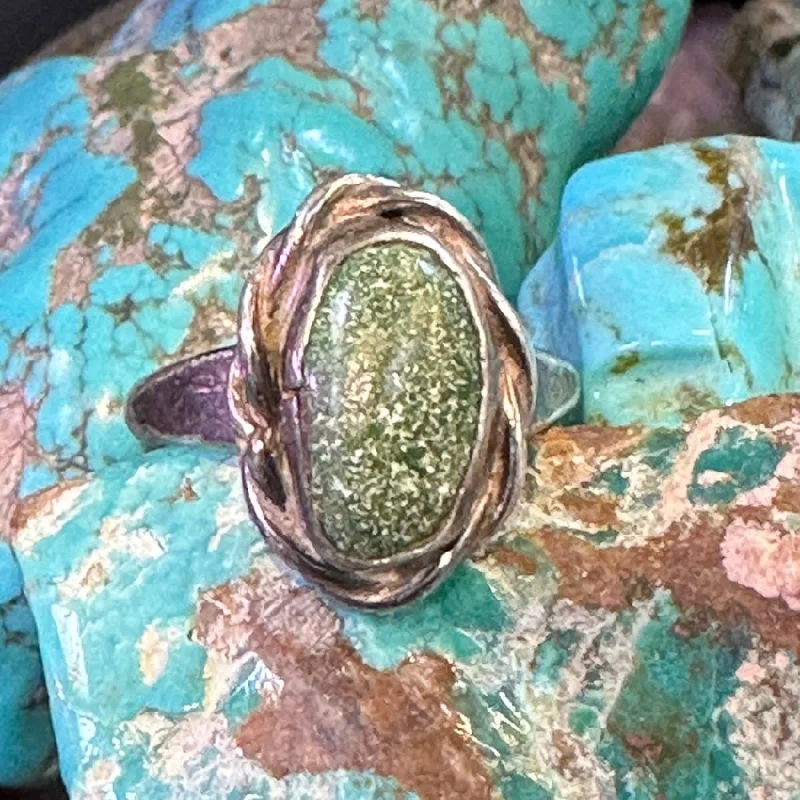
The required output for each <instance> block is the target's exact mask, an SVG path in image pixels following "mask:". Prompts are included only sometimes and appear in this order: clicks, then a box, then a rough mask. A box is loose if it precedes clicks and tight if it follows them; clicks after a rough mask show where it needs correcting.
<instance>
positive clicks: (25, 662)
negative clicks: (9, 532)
mask: <svg viewBox="0 0 800 800" xmlns="http://www.w3.org/2000/svg"><path fill="white" fill-rule="evenodd" d="M0 753H1V754H2V757H0V786H5V787H8V786H24V785H26V784H31V783H37V782H39V781H42V780H44V779H46V778H47V777H48V773H49V774H50V775H51V776H52V774H53V772H54V770H55V767H56V764H55V742H54V739H53V732H52V728H51V726H50V714H49V710H48V707H47V695H46V693H45V688H44V679H43V675H42V666H41V661H40V658H39V648H38V642H37V637H36V628H35V625H34V621H33V616H32V615H31V613H30V609H29V607H28V603H27V601H26V599H25V597H24V595H23V592H22V572H21V571H20V568H19V565H18V564H17V561H16V559H15V558H14V555H13V554H12V552H11V548H10V547H9V546H8V545H7V544H5V543H4V542H0Z"/></svg>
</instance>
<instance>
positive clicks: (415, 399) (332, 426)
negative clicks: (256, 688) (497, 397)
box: [304, 243, 483, 559]
mask: <svg viewBox="0 0 800 800" xmlns="http://www.w3.org/2000/svg"><path fill="white" fill-rule="evenodd" d="M304 366H305V374H306V379H307V385H308V391H309V392H310V400H311V410H312V413H311V416H310V420H309V449H310V459H311V500H312V503H313V506H314V511H315V513H316V515H317V518H318V519H319V520H320V521H321V523H322V525H323V527H324V531H325V535H326V537H327V539H328V540H329V541H330V542H331V544H332V545H333V546H334V547H335V548H336V549H337V550H339V551H340V552H341V553H343V554H347V555H349V556H355V557H359V558H364V559H377V558H385V557H388V556H392V555H395V554H397V553H402V552H404V551H407V550H409V549H410V548H413V547H415V546H418V545H420V544H421V543H422V542H424V541H426V540H427V539H429V538H430V537H431V536H433V535H434V534H435V533H436V532H437V531H438V530H439V527H440V524H441V522H442V521H443V519H444V518H445V517H446V516H447V514H448V513H449V512H450V511H451V510H452V508H453V504H454V502H455V496H456V492H457V491H458V488H459V486H460V485H461V482H462V480H463V478H464V475H465V473H466V470H467V468H468V466H469V462H470V459H471V456H472V450H473V447H474V444H475V439H476V435H477V429H478V423H479V420H480V413H481V393H482V387H483V375H482V370H481V351H480V337H479V334H478V331H477V329H476V327H475V322H474V319H473V315H472V311H471V309H470V307H469V305H468V303H467V300H466V297H465V296H464V293H463V291H462V289H461V287H460V285H459V283H458V281H457V279H456V278H455V276H454V275H453V273H452V272H451V271H450V270H449V269H448V268H447V267H446V266H445V265H444V264H443V263H442V261H441V260H440V259H439V257H438V256H436V255H435V254H434V253H432V252H431V251H429V250H427V249H425V248H422V247H418V246H414V245H409V244H400V243H391V244H381V245H372V246H369V247H365V248H363V249H361V250H358V251H356V252H354V253H352V254H351V255H350V256H348V257H347V258H346V259H344V260H343V261H342V263H341V264H340V265H339V266H338V267H337V268H336V270H335V272H334V274H333V276H332V277H331V279H330V281H329V283H328V285H327V287H326V289H325V292H324V294H323V296H322V298H321V302H320V306H319V308H318V310H317V313H316V316H315V318H314V321H313V323H312V326H311V334H310V337H309V342H308V346H307V348H306V351H305V357H304Z"/></svg>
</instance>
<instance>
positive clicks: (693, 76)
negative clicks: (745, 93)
mask: <svg viewBox="0 0 800 800" xmlns="http://www.w3.org/2000/svg"><path fill="white" fill-rule="evenodd" d="M734 16H735V11H734V10H733V7H732V6H731V5H729V4H727V3H724V2H715V3H710V4H706V5H697V4H696V5H695V8H693V10H692V13H691V15H690V17H689V21H688V22H687V24H686V30H685V31H684V35H683V39H682V41H681V46H680V48H679V50H678V52H677V53H676V54H675V56H673V58H672V60H671V61H670V63H669V66H668V67H667V71H666V73H665V75H664V77H663V78H662V80H661V83H660V84H659V86H658V88H657V89H656V91H655V92H654V93H653V96H652V97H651V98H650V100H649V101H648V102H647V106H646V107H645V110H644V111H643V112H642V113H641V114H640V115H639V116H638V117H637V118H636V120H635V121H634V122H633V124H632V125H631V127H630V128H629V129H628V131H627V133H626V134H625V136H623V137H622V139H621V140H620V142H619V143H618V144H617V146H616V147H615V148H614V150H615V152H618V153H624V152H630V151H631V150H644V149H647V148H649V147H658V146H660V145H662V144H667V143H670V142H686V141H691V140H692V139H701V138H704V137H708V136H720V135H727V134H736V133H738V134H748V135H757V134H760V133H763V129H762V128H761V126H759V125H758V124H757V123H755V122H754V121H753V120H752V119H751V118H750V117H748V115H747V114H746V113H745V110H744V102H743V99H742V97H741V91H740V89H739V86H738V85H737V84H736V82H735V81H734V79H733V78H732V77H731V76H730V75H729V74H728V73H727V71H726V63H727V62H726V50H727V47H728V46H729V45H728V36H729V30H730V26H731V20H732V19H733V17H734Z"/></svg>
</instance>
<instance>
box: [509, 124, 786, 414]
mask: <svg viewBox="0 0 800 800" xmlns="http://www.w3.org/2000/svg"><path fill="white" fill-rule="evenodd" d="M799 167H800V152H798V150H797V148H796V147H794V146H792V145H787V144H782V143H778V142H773V141H769V140H760V139H750V138H744V137H730V138H728V139H722V138H720V139H712V140H706V141H699V142H696V143H693V144H685V145H671V146H667V147H662V148H659V149H657V150H651V151H647V152H642V153H634V154H630V155H624V156H617V157H614V158H610V159H607V160H603V161H598V162H595V163H593V164H591V165H589V166H587V167H585V168H583V169H582V170H580V171H579V172H578V173H577V174H576V175H575V176H574V177H573V178H572V180H571V181H570V183H569V185H568V186H567V189H566V191H565V194H564V200H563V203H562V217H561V221H560V223H559V230H558V235H557V238H556V241H555V243H554V244H553V246H552V247H551V248H550V249H549V250H548V252H547V253H546V254H545V255H544V256H543V257H542V259H541V260H540V261H539V263H538V264H537V266H536V268H535V269H534V270H533V271H532V272H531V274H530V276H529V277H528V279H527V280H526V283H525V284H524V285H523V287H522V290H521V292H520V295H519V309H520V312H521V314H522V316H523V319H524V321H525V324H526V326H527V328H528V330H529V333H530V335H531V338H532V341H533V342H534V344H535V345H536V346H539V347H542V348H544V349H546V350H550V351H551V352H555V353H557V354H561V355H563V356H564V357H566V358H569V359H570V360H572V361H573V362H575V363H578V364H580V368H581V372H582V375H583V411H584V415H585V417H586V418H587V419H588V420H604V421H608V422H610V423H612V424H625V423H629V422H645V423H648V424H656V425H675V424H677V423H678V422H680V420H681V419H683V418H685V417H687V416H691V415H694V414H696V413H697V412H699V411H702V410H704V409H707V408H711V407H715V406H724V405H727V404H729V403H731V402H734V401H738V400H743V399H745V398H748V397H753V396H756V395H763V394H769V393H772V392H789V391H797V389H798V388H800V378H799V377H798V376H800V329H798V319H799V318H800V317H798V311H800V294H798V292H797V278H796V264H797V253H798V236H797V231H796V221H795V218H796V214H795V210H794V209H795V207H796V204H797V203H798V202H800V181H799V180H798V174H800V172H798V168H799Z"/></svg>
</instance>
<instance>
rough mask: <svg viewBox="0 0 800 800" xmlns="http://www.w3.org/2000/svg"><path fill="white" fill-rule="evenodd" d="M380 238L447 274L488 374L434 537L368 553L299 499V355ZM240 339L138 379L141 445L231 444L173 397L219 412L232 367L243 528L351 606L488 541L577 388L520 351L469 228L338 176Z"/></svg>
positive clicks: (287, 235) (389, 595)
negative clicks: (348, 268) (466, 453)
mask: <svg viewBox="0 0 800 800" xmlns="http://www.w3.org/2000/svg"><path fill="white" fill-rule="evenodd" d="M376 243H407V244H412V245H418V246H421V247H424V248H427V249H428V250H430V251H432V252H433V253H435V254H436V255H437V256H438V257H439V259H440V260H441V262H442V263H443V264H444V265H445V266H446V267H447V268H448V269H449V270H451V272H452V273H453V275H454V276H455V278H456V279H457V280H458V283H459V285H460V287H461V289H462V291H463V293H464V296H465V298H466V299H467V303H468V306H469V309H470V311H471V313H472V315H473V321H474V323H475V327H476V329H477V331H478V332H479V336H480V352H481V367H482V372H483V383H482V396H481V411H480V422H479V425H478V430H477V435H476V438H475V442H474V445H473V450H472V457H471V461H470V463H469V467H468V469H467V471H466V473H465V475H464V477H463V480H462V482H461V486H460V487H459V489H458V491H457V493H456V496H455V497H454V498H453V506H452V510H451V512H450V513H449V514H448V515H447V517H446V518H445V519H443V521H442V524H441V526H440V528H439V530H438V532H437V533H436V534H435V535H433V536H432V537H430V538H429V539H427V540H426V541H424V542H423V544H422V545H419V546H417V547H414V548H413V549H409V550H407V551H403V552H401V553H399V554H397V555H394V556H391V557H388V558H382V559H376V560H366V559H363V558H356V557H353V556H349V555H346V554H343V553H342V552H341V551H339V550H337V549H336V548H334V547H333V546H332V544H331V543H330V541H329V540H328V539H327V538H326V535H325V530H324V526H323V524H322V522H321V520H320V519H318V518H317V515H316V514H315V512H314V508H313V505H312V503H311V501H310V490H309V486H310V474H311V473H310V470H311V466H310V460H309V446H308V439H307V425H306V424H304V420H307V419H308V415H309V414H310V413H311V410H310V403H309V394H308V387H307V385H306V380H305V374H304V352H305V348H306V346H307V343H308V338H309V333H310V330H311V326H312V324H313V321H314V317H315V313H316V309H317V307H318V305H319V302H320V298H321V297H322V295H323V292H324V290H325V287H326V285H327V283H328V281H329V279H330V278H331V276H332V274H333V273H334V271H335V270H336V268H337V267H338V265H339V264H341V263H342V261H343V260H344V259H345V258H346V257H347V256H348V255H350V254H351V253H353V252H355V251H357V250H360V249H361V248H364V247H366V246H369V245H373V244H376ZM238 333H239V335H238V342H237V344H236V345H235V347H234V348H232V349H223V350H218V351H215V352H214V353H211V354H205V355H203V356H200V357H198V358H196V359H189V360H188V361H185V362H182V363H181V364H179V365H172V366H170V367H167V368H166V369H164V370H161V371H160V372H159V373H156V374H155V375H153V376H151V377H149V378H148V379H146V380H145V381H144V382H142V383H141V384H140V385H139V386H137V387H136V388H135V389H134V391H133V392H132V394H131V397H130V399H129V403H128V422H129V424H130V426H131V428H132V429H133V430H134V431H135V432H136V433H137V435H139V436H140V437H142V438H146V439H148V440H150V441H163V440H165V439H171V438H186V437H187V436H194V438H200V439H206V440H208V439H211V440H226V439H229V438H230V426H229V425H228V426H227V427H226V426H225V425H221V426H220V428H219V430H217V428H216V427H215V424H214V423H213V422H211V423H210V422H209V421H207V420H205V419H204V418H203V414H202V413H201V412H199V411H198V410H197V409H198V407H199V406H198V403H196V402H188V401H186V400H185V399H184V400H182V399H181V398H184V396H185V393H187V392H189V393H191V392H193V391H196V390H198V387H200V391H201V392H202V393H203V394H204V396H205V398H206V400H207V401H209V398H210V399H212V400H213V401H214V402H212V403H210V405H211V406H213V407H214V408H216V409H219V407H220V402H221V400H222V397H221V390H222V387H221V386H220V380H219V376H220V375H221V374H225V373H227V375H228V381H227V393H226V403H227V407H228V409H229V411H230V414H231V415H232V417H233V420H234V421H235V438H236V440H237V441H238V444H239V447H240V452H241V467H242V478H243V483H244V489H245V495H246V497H247V502H248V505H249V509H250V514H251V516H252V518H253V520H254V522H255V523H256V525H257V526H258V527H259V529H260V531H261V532H262V534H263V535H264V537H265V538H266V539H267V541H268V542H269V544H270V545H271V546H272V547H273V548H274V549H275V550H276V551H277V552H278V553H279V554H280V556H281V557H282V558H283V560H284V561H285V562H286V563H287V564H289V565H291V566H292V567H293V568H295V569H296V570H297V571H298V572H300V573H301V574H302V575H303V576H304V577H305V578H306V579H308V580H310V581H312V582H313V583H315V584H317V585H318V586H319V587H320V588H322V589H323V590H324V591H325V592H327V593H328V594H329V595H332V596H334V597H336V598H338V599H340V600H342V601H344V602H346V603H349V604H352V605H356V606H360V607H366V608H390V607H394V606H398V605H401V604H403V603H406V602H408V601H410V600H412V599H414V598H415V597H417V596H419V595H420V594H421V593H423V592H425V591H427V590H429V589H430V588H432V587H433V586H435V585H436V584H437V583H438V582H439V581H440V580H441V579H442V578H443V577H444V576H445V575H446V574H447V573H448V572H449V571H450V570H451V569H453V567H455V566H456V565H457V564H458V563H459V562H461V561H462V560H463V559H464V558H465V557H467V556H468V555H470V554H471V553H473V552H474V551H475V550H476V549H477V548H478V547H479V546H480V545H481V544H482V543H484V542H486V541H487V540H488V539H489V538H491V537H492V535H493V534H494V533H496V532H497V531H498V529H499V528H500V527H501V525H502V523H503V521H504V520H505V519H506V517H507V516H508V514H509V513H510V511H511V510H512V508H513V506H514V504H515V502H516V500H517V498H518V496H519V493H520V490H521V487H522V485H523V482H524V477H525V470H526V466H527V441H526V438H527V436H528V435H529V434H530V433H531V432H532V431H537V430H539V429H541V428H542V427H545V426H547V425H549V424H551V423H552V422H553V421H555V420H556V419H558V418H559V417H560V416H562V415H563V414H565V413H566V412H567V411H569V410H570V409H571V408H572V407H573V406H574V405H575V403H576V401H577V397H578V377H577V374H576V373H575V370H574V369H573V368H572V367H571V366H570V365H568V364H565V363H564V362H562V361H560V360H558V359H555V358H554V357H552V356H550V355H548V354H537V355H534V353H533V352H532V351H531V350H530V348H529V345H528V342H527V338H526V336H525V334H524V331H523V329H522V326H521V324H520V322H519V320H518V318H517V315H516V313H515V312H514V310H513V308H512V307H511V305H510V304H509V303H508V301H507V300H506V299H505V297H504V296H503V295H502V293H501V291H500V290H499V288H498V286H497V284H496V282H495V278H494V269H493V266H492V263H491V260H490V257H489V255H488V253H487V251H486V248H485V246H484V245H483V242H482V240H481V238H480V236H479V235H478V233H477V232H476V231H475V230H474V229H473V227H472V226H471V224H470V223H469V222H468V221H467V220H466V219H465V218H464V217H463V216H462V215H461V214H460V213H459V212H458V211H456V210H455V209H454V208H453V207H452V206H450V205H449V204H448V203H446V202H444V201H443V200H441V199H440V198H438V197H436V196H434V195H431V194H428V193H425V192H420V191H414V190H409V189H405V188H402V187H400V186H399V185H398V184H397V183H395V182H393V181H389V180H385V179H381V178H375V177H370V176H364V175H346V176H344V177H341V178H339V179H337V180H334V181H332V182H330V183H327V184H325V185H323V186H320V187H319V188H318V189H317V190H316V191H314V192H313V193H312V194H311V195H310V197H309V198H308V199H307V200H306V202H305V203H304V204H303V206H302V207H301V208H300V210H299V211H298V213H297V215H296V217H295V219H294V221H293V222H292V223H291V225H289V227H288V228H286V229H285V230H283V231H282V232H281V233H279V234H278V235H277V236H276V237H275V238H274V239H273V241H272V242H271V243H270V244H269V245H268V246H267V248H266V249H265V250H264V252H263V254H262V255H261V257H260V259H259V262H258V264H257V266H256V269H255V270H254V272H253V274H252V275H251V276H250V278H249V279H248V280H247V282H246V285H245V289H244V291H243V294H242V300H241V306H240V314H239V332H238ZM539 373H541V375H542V377H543V378H544V379H545V382H544V385H542V382H541V380H540V379H539V377H538V374H539ZM214 376H217V377H214ZM159 394H160V397H161V398H162V401H161V402H159V400H158V397H159ZM163 397H168V398H170V400H169V402H167V403H166V404H165V403H164V402H163ZM176 402H177V403H179V404H180V405H182V407H183V408H184V409H185V410H186V413H185V414H184V416H183V417H181V418H180V419H177V420H172V421H171V420H170V418H169V413H168V412H166V413H165V411H164V408H165V406H167V407H168V406H169V405H170V403H171V404H172V405H174V404H175V403H176ZM200 405H202V404H200ZM187 413H188V414H189V416H191V418H192V421H191V422H189V423H187V421H186V414H187ZM215 413H217V415H218V416H219V413H218V411H217V412H215Z"/></svg>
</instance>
